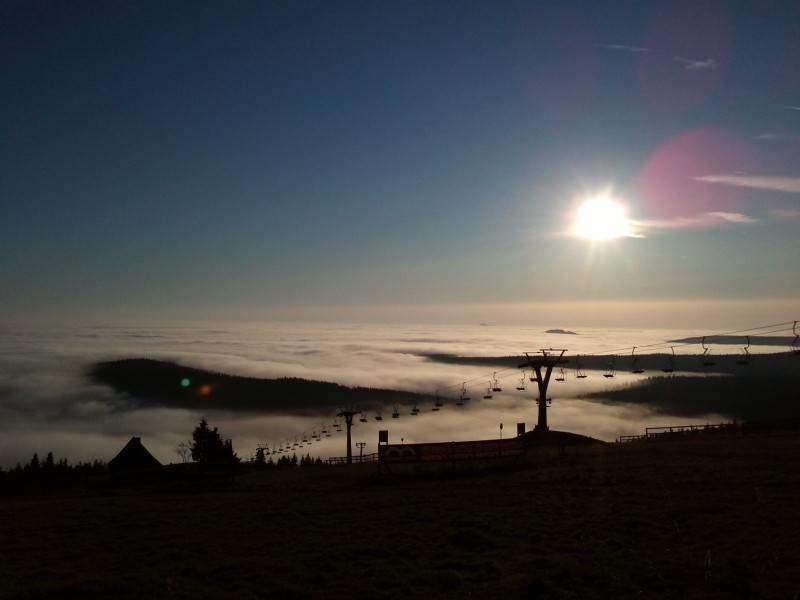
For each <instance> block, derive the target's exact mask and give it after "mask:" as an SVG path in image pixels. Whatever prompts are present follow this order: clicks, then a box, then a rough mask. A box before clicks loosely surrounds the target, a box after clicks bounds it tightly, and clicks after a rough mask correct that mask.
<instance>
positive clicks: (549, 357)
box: [519, 348, 569, 432]
mask: <svg viewBox="0 0 800 600" xmlns="http://www.w3.org/2000/svg"><path fill="white" fill-rule="evenodd" d="M566 351H567V350H566V349H561V348H541V349H540V350H539V352H540V353H541V356H539V355H534V356H530V355H529V354H528V353H527V352H526V353H525V357H526V358H527V361H525V362H524V363H523V364H521V365H520V366H519V368H520V369H532V370H533V372H534V373H536V383H537V385H538V386H539V399H538V400H537V401H536V402H537V403H538V404H539V422H538V423H537V424H536V427H535V429H534V431H542V432H544V431H548V430H549V429H550V428H549V427H548V426H547V402H548V399H547V386H548V385H549V384H550V375H552V373H553V367H555V366H556V365H562V364H565V363H567V362H569V361H568V360H567V359H566V358H564V353H565V352H566ZM542 372H544V375H542Z"/></svg>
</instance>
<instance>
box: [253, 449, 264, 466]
mask: <svg viewBox="0 0 800 600" xmlns="http://www.w3.org/2000/svg"><path fill="white" fill-rule="evenodd" d="M254 462H255V463H256V466H259V467H263V466H264V465H265V464H266V463H267V460H266V457H265V456H264V449H263V448H256V458H255V461H254Z"/></svg>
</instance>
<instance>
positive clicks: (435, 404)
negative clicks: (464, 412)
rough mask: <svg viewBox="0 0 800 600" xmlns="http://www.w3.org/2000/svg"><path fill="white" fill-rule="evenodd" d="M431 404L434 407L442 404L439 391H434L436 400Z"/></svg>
mask: <svg viewBox="0 0 800 600" xmlns="http://www.w3.org/2000/svg"><path fill="white" fill-rule="evenodd" d="M433 406H434V407H435V408H442V407H443V406H444V403H443V402H442V399H441V398H439V392H436V402H434V404H433Z"/></svg>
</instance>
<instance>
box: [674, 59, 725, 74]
mask: <svg viewBox="0 0 800 600" xmlns="http://www.w3.org/2000/svg"><path fill="white" fill-rule="evenodd" d="M674 60H675V62H679V63H681V64H683V65H685V66H684V68H685V69H686V70H687V71H700V70H705V69H716V68H717V67H718V66H719V63H718V62H717V61H715V60H714V59H713V58H706V59H703V60H694V59H691V58H684V57H682V56H676V57H674Z"/></svg>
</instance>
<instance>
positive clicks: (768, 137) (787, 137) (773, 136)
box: [754, 132, 798, 142]
mask: <svg viewBox="0 0 800 600" xmlns="http://www.w3.org/2000/svg"><path fill="white" fill-rule="evenodd" d="M754 139H756V140H759V141H761V142H790V141H793V140H796V139H798V136H796V135H791V134H788V133H773V132H765V133H762V134H760V135H757V136H755V138H754Z"/></svg>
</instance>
